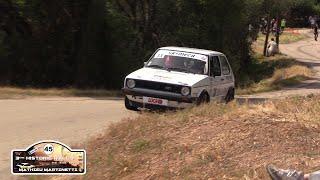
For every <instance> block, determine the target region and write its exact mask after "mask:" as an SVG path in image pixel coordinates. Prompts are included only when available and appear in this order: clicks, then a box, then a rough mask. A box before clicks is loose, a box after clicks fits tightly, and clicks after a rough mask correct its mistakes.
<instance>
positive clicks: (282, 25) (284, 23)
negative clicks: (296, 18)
mask: <svg viewBox="0 0 320 180" xmlns="http://www.w3.org/2000/svg"><path fill="white" fill-rule="evenodd" d="M286 24H287V21H286V19H282V20H281V32H283V31H284V29H285V28H286Z"/></svg>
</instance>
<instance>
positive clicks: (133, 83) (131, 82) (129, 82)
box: [127, 79, 136, 89]
mask: <svg viewBox="0 0 320 180" xmlns="http://www.w3.org/2000/svg"><path fill="white" fill-rule="evenodd" d="M127 86H128V88H130V89H132V88H134V87H136V81H135V80H133V79H128V80H127Z"/></svg>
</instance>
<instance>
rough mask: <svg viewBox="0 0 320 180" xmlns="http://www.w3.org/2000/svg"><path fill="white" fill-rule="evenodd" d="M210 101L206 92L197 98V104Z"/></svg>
mask: <svg viewBox="0 0 320 180" xmlns="http://www.w3.org/2000/svg"><path fill="white" fill-rule="evenodd" d="M209 102H210V96H209V95H208V94H207V93H203V94H201V95H200V97H199V98H198V100H197V105H201V104H205V103H209Z"/></svg>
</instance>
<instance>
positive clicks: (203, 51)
mask: <svg viewBox="0 0 320 180" xmlns="http://www.w3.org/2000/svg"><path fill="white" fill-rule="evenodd" d="M159 49H162V50H173V51H183V52H190V53H196V54H203V55H223V53H221V52H218V51H211V50H206V49H196V48H188V47H174V46H168V47H162V48H159Z"/></svg>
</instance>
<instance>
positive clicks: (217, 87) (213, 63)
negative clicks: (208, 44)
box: [209, 56, 222, 98]
mask: <svg viewBox="0 0 320 180" xmlns="http://www.w3.org/2000/svg"><path fill="white" fill-rule="evenodd" d="M209 76H210V77H209V79H210V96H211V97H215V98H220V97H221V96H222V91H221V88H222V87H221V79H222V77H221V65H220V61H219V57H218V56H211V57H210V70H209Z"/></svg>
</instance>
